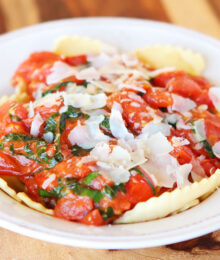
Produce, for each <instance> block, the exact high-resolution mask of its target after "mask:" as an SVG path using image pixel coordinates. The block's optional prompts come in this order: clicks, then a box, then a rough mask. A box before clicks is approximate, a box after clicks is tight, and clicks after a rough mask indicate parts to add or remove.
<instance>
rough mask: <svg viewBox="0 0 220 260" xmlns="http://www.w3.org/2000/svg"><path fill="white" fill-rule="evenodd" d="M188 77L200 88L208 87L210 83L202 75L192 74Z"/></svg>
mask: <svg viewBox="0 0 220 260" xmlns="http://www.w3.org/2000/svg"><path fill="white" fill-rule="evenodd" d="M190 78H191V79H192V80H193V81H194V82H196V83H197V84H198V85H199V86H200V88H201V89H209V88H210V86H211V84H210V83H209V81H208V80H207V79H206V78H204V77H202V76H194V75H190Z"/></svg>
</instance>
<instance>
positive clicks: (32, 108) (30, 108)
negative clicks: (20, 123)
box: [28, 101, 34, 117]
mask: <svg viewBox="0 0 220 260" xmlns="http://www.w3.org/2000/svg"><path fill="white" fill-rule="evenodd" d="M32 116H34V106H33V102H32V101H30V102H29V113H28V117H32Z"/></svg>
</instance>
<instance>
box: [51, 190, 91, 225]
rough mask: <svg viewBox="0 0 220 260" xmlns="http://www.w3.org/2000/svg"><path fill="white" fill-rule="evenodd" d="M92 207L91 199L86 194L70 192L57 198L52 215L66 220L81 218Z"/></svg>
mask: <svg viewBox="0 0 220 260" xmlns="http://www.w3.org/2000/svg"><path fill="white" fill-rule="evenodd" d="M93 208H94V205H93V200H92V199H91V198H89V197H86V196H76V195H73V194H70V195H69V196H68V197H63V198H61V199H59V200H58V202H57V205H56V207H55V209H54V215H55V216H56V217H59V218H64V219H67V220H77V221H79V220H81V219H83V217H85V216H86V215H87V214H88V213H89V212H90V211H91V210H92V209H93Z"/></svg>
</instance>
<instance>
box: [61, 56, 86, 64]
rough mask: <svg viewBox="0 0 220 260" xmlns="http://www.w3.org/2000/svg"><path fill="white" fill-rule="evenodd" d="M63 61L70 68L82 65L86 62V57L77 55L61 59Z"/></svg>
mask: <svg viewBox="0 0 220 260" xmlns="http://www.w3.org/2000/svg"><path fill="white" fill-rule="evenodd" d="M63 61H64V62H66V63H68V64H69V65H71V66H78V65H83V64H85V63H86V62H87V56H86V55H79V56H73V57H65V58H64V59H63Z"/></svg>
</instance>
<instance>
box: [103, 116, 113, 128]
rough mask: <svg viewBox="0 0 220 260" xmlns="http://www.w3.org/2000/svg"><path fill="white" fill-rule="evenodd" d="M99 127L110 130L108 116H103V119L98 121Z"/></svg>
mask: <svg viewBox="0 0 220 260" xmlns="http://www.w3.org/2000/svg"><path fill="white" fill-rule="evenodd" d="M100 127H102V128H104V129H107V130H108V131H111V130H110V123H109V117H108V116H105V118H104V120H103V121H102V122H101V123H100Z"/></svg>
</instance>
